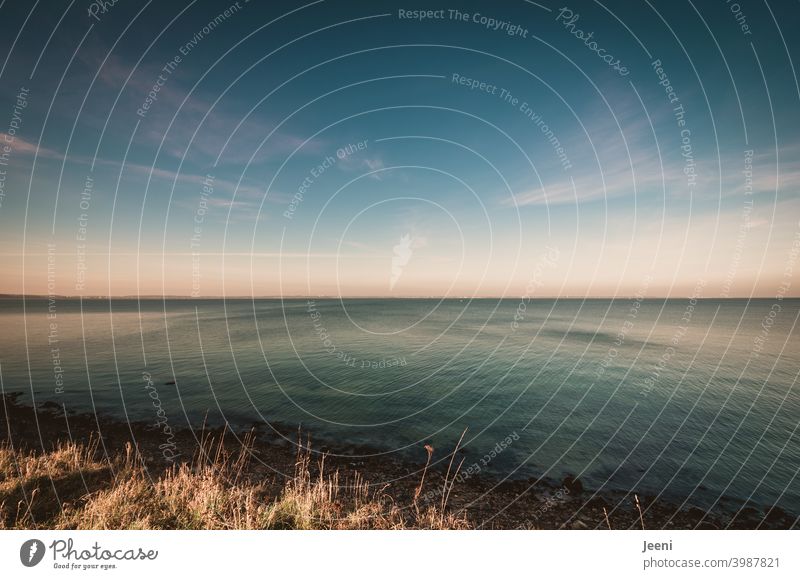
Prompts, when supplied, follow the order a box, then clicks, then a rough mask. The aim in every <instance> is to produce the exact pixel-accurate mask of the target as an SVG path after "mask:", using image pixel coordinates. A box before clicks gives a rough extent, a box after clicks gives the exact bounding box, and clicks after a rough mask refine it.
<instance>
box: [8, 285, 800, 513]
mask: <svg viewBox="0 0 800 579" xmlns="http://www.w3.org/2000/svg"><path fill="white" fill-rule="evenodd" d="M637 305H638V306H639V307H637ZM523 310H524V311H523ZM799 314H800V300H783V301H782V302H774V301H770V300H753V301H749V302H748V301H746V300H724V301H714V300H701V301H699V302H697V303H696V305H694V306H693V305H692V304H691V303H690V302H689V301H687V300H666V301H664V300H645V301H643V302H632V301H628V300H613V301H612V300H588V301H581V300H558V301H555V300H552V301H548V300H536V301H533V302H530V303H528V304H525V305H524V308H523V307H521V305H520V302H519V300H473V301H470V300H445V301H439V300H345V301H344V302H341V301H339V300H316V301H314V302H311V303H309V302H307V301H306V300H291V301H284V302H281V301H280V300H257V301H255V302H253V301H250V300H228V301H223V300H193V301H189V300H167V301H162V300H143V301H141V302H137V301H136V300H115V301H113V302H108V301H104V300H85V301H83V302H82V303H81V302H80V301H77V300H58V301H56V302H55V304H54V305H53V306H51V305H50V304H48V301H47V300H27V301H26V304H25V309H24V310H23V303H22V301H21V300H10V299H6V300H0V328H2V330H0V371H1V373H2V384H3V389H4V390H5V391H6V392H9V391H22V392H24V393H25V397H26V398H27V399H28V400H30V398H31V396H32V395H33V396H35V398H36V401H37V402H41V401H44V400H54V401H58V402H63V403H65V404H66V405H67V407H68V408H69V409H71V410H75V411H92V410H96V411H97V412H100V413H103V414H108V415H114V416H117V417H120V418H123V419H124V418H126V417H127V418H129V419H136V420H153V421H155V420H156V415H155V409H154V405H153V402H154V400H153V398H154V396H157V397H158V400H157V402H158V403H159V404H160V406H161V408H162V409H163V414H164V416H165V417H166V419H167V420H168V421H169V424H170V425H173V426H175V427H179V426H187V425H191V426H193V427H197V426H198V425H200V424H201V423H202V421H203V420H204V418H205V417H206V416H208V421H209V422H217V423H219V422H221V421H223V420H227V421H229V422H231V423H233V424H235V425H237V426H243V427H244V426H249V425H251V424H252V423H254V422H271V421H275V422H280V423H284V424H286V423H288V424H293V425H296V424H298V423H300V424H302V425H303V427H305V428H308V429H309V430H310V431H311V432H314V433H316V434H317V435H318V436H321V437H329V438H330V439H333V440H336V441H337V442H338V443H339V444H349V443H352V444H367V445H370V446H371V447H375V448H379V449H383V450H384V451H385V452H389V453H393V452H399V453H404V454H407V455H411V456H415V457H416V458H418V459H420V460H422V459H424V451H423V450H422V449H421V447H420V445H421V444H422V443H425V442H430V443H432V444H433V445H434V447H437V448H439V449H445V448H452V445H453V444H454V443H455V441H456V440H457V438H458V436H459V435H460V434H461V432H462V431H463V429H464V428H467V427H468V432H467V435H466V438H465V440H466V442H467V449H468V453H467V455H466V456H467V460H466V462H465V463H464V468H467V467H469V466H470V465H472V464H477V465H478V467H479V468H480V470H481V471H488V472H491V473H493V474H495V475H500V476H511V477H527V476H532V475H536V476H546V477H550V478H554V479H558V478H560V477H562V476H564V475H565V474H566V473H572V474H577V475H578V476H579V477H580V478H581V479H582V480H583V481H584V483H585V485H586V486H588V487H592V488H609V489H619V490H629V489H633V488H635V489H636V490H637V491H638V492H652V493H661V494H662V496H664V497H666V498H670V499H673V500H675V499H678V500H679V501H683V500H684V499H687V500H688V503H687V504H694V505H701V506H710V505H713V504H715V503H716V502H717V501H719V500H720V499H721V498H722V499H723V501H728V500H733V501H746V500H750V501H752V502H754V503H757V504H759V505H768V504H775V503H777V504H779V505H781V506H782V507H783V508H785V509H786V510H788V511H790V512H793V513H796V514H798V513H800V480H799V479H800V477H798V468H800V444H798V439H799V437H798V434H800V433H798V432H797V428H798V420H800V390H799V389H798V385H797V382H796V381H797V374H798V369H800V348H798V345H800V343H799V342H798V330H797V327H796V325H795V324H796V323H797V320H798V315H799ZM515 315H516V324H513V322H514V320H515ZM148 377H150V380H151V381H152V383H153V387H151V388H147V387H146V386H147V384H148ZM173 380H174V381H175V383H174V384H167V383H168V382H171V381H173ZM507 439H508V440H510V443H507V444H506V446H505V448H503V447H502V446H500V447H498V446H497V443H498V442H500V441H504V440H507ZM493 450H494V451H495V452H494V453H492V451H493Z"/></svg>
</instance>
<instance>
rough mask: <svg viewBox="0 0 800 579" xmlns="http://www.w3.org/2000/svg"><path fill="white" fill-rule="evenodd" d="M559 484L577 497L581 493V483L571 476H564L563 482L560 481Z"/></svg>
mask: <svg viewBox="0 0 800 579" xmlns="http://www.w3.org/2000/svg"><path fill="white" fill-rule="evenodd" d="M561 484H562V485H563V486H565V487H567V490H569V492H570V493H573V494H576V495H577V494H580V493H582V492H583V483H582V482H581V481H580V480H579V479H577V478H575V477H574V476H572V475H571V474H570V475H567V476H565V477H564V480H563V481H561Z"/></svg>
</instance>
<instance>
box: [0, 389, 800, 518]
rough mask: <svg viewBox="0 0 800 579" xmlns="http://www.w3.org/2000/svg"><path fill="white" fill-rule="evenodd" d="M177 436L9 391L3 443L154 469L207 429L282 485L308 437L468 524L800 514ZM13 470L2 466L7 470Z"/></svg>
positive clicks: (327, 458) (261, 431) (253, 471)
mask: <svg viewBox="0 0 800 579" xmlns="http://www.w3.org/2000/svg"><path fill="white" fill-rule="evenodd" d="M169 435H170V436H169V438H168V439H165V436H164V432H163V430H162V429H159V428H155V427H154V426H153V425H152V424H145V423H140V422H132V423H124V422H120V421H117V420H113V419H109V418H104V417H98V416H94V415H90V414H65V412H64V410H63V408H62V407H60V406H59V405H58V404H56V403H53V402H45V403H42V404H40V405H39V406H38V407H37V408H35V409H34V408H33V407H31V406H29V405H26V404H23V403H21V402H20V398H19V396H18V395H14V394H6V395H4V396H3V397H2V409H0V444H3V445H6V446H11V447H13V448H14V449H17V450H25V451H31V452H34V453H36V452H42V451H49V450H52V449H53V448H54V447H55V446H56V445H57V444H58V443H59V442H67V441H71V442H75V443H79V444H89V443H91V442H92V441H94V443H96V444H97V448H98V452H100V453H101V454H102V455H103V456H106V457H115V456H119V455H121V454H124V453H125V452H126V446H127V445H129V443H133V445H134V447H135V448H137V449H138V452H139V454H140V455H141V458H142V462H143V464H144V465H145V468H146V469H147V471H148V473H149V474H151V475H152V476H153V478H157V477H158V475H159V474H161V473H163V472H164V471H167V470H169V469H171V468H174V466H175V465H176V464H179V463H181V462H186V461H190V460H191V459H192V457H193V456H196V451H197V449H198V448H199V445H200V442H201V440H204V439H208V438H209V437H213V438H215V439H216V440H223V441H224V445H225V447H227V448H230V449H231V450H232V451H235V450H238V449H239V448H240V447H241V445H242V441H243V440H244V438H245V437H247V438H248V444H249V445H251V447H252V460H251V461H249V462H248V465H247V468H246V472H244V473H243V476H245V477H246V478H247V479H248V480H257V481H259V484H261V485H263V486H265V487H267V488H269V487H274V489H275V492H276V493H277V492H279V489H281V488H282V487H284V485H285V484H286V482H287V480H289V479H290V478H291V476H292V473H293V472H294V470H295V466H296V461H297V449H298V445H297V443H296V442H295V441H298V440H300V441H302V444H303V445H305V444H307V443H308V441H309V440H310V447H311V448H312V450H313V451H314V453H313V455H312V456H313V458H314V460H311V461H310V468H311V469H312V470H313V471H314V472H315V473H318V472H319V469H320V468H321V464H320V463H321V459H322V458H323V456H324V469H325V471H326V472H334V471H338V472H339V474H340V476H341V478H342V480H352V479H354V478H356V479H360V480H364V481H366V482H368V483H369V484H370V485H372V486H373V487H374V488H376V489H380V491H381V492H382V493H385V495H387V496H388V497H390V499H391V501H392V502H393V503H394V504H395V505H397V506H398V507H399V508H400V509H409V510H411V509H417V510H419V509H420V508H425V507H426V506H434V507H437V508H441V507H444V509H443V510H446V511H447V512H448V513H454V514H456V515H457V516H459V517H462V518H463V519H465V520H466V521H467V522H468V527H469V528H477V529H609V528H610V529H642V528H644V529H788V528H792V527H793V526H796V520H795V518H794V517H792V516H791V515H789V514H787V513H786V512H784V511H783V510H781V509H779V508H777V507H775V508H772V509H763V508H758V507H756V506H750V505H746V506H743V507H742V506H730V505H723V506H722V507H720V510H719V511H715V512H710V513H709V512H705V511H703V510H701V509H699V508H696V507H694V508H684V509H681V508H678V507H677V506H676V505H674V504H671V503H669V502H666V501H663V500H657V499H655V498H654V497H651V496H647V495H644V494H638V493H635V491H632V492H630V493H624V492H608V491H603V492H594V491H592V489H588V488H584V485H583V484H582V483H581V481H580V480H578V479H575V478H573V477H569V476H568V477H566V478H565V479H564V480H563V481H545V480H537V479H528V480H503V481H501V480H497V479H494V478H492V477H490V476H487V475H485V474H484V473H478V474H471V473H469V472H468V471H463V470H462V471H458V470H456V469H457V467H458V465H459V464H460V463H461V462H462V461H461V458H462V456H463V455H462V454H461V452H460V451H459V452H456V454H455V457H454V460H453V461H452V464H451V461H450V455H451V454H452V452H453V449H433V448H431V449H430V450H431V452H432V454H433V456H434V457H435V458H438V459H441V458H442V457H446V460H439V461H438V462H437V461H436V460H434V461H433V463H432V464H433V465H434V466H431V467H430V468H426V459H427V456H428V450H426V448H424V447H421V448H420V452H419V457H420V460H419V461H414V460H402V459H397V458H392V457H388V456H387V455H385V454H380V453H376V452H375V449H370V448H354V447H341V448H340V447H336V445H331V444H327V445H322V444H315V442H314V438H313V433H307V432H300V431H298V430H297V429H294V428H292V427H289V426H286V425H283V426H276V425H272V426H271V428H266V427H263V426H262V427H258V428H255V429H253V430H252V431H250V432H247V433H243V432H234V431H230V430H225V429H203V430H200V431H190V430H188V429H184V430H176V431H174V432H170V433H169ZM448 453H450V454H448ZM370 455H373V456H370ZM209 460H213V457H209ZM465 462H467V463H468V462H469V461H465ZM448 465H450V472H449V473H448ZM10 475H11V473H0V476H1V477H2V478H8V477H9V476H10ZM423 475H424V482H423ZM2 500H3V497H0V502H2ZM723 509H725V510H724V511H723Z"/></svg>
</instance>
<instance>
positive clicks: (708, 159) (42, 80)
mask: <svg viewBox="0 0 800 579" xmlns="http://www.w3.org/2000/svg"><path fill="white" fill-rule="evenodd" d="M91 6H92V4H91V3H89V2H78V1H75V2H72V3H69V4H68V3H63V4H57V5H56V4H54V3H42V2H39V3H37V4H35V6H34V5H28V4H27V3H26V4H25V5H22V4H17V5H15V6H9V5H7V4H6V5H3V6H2V7H0V12H2V15H3V17H2V19H1V20H0V22H1V23H0V27H2V30H3V33H2V35H1V36H0V42H2V43H3V48H4V50H3V53H4V54H5V55H7V58H6V59H5V62H4V63H3V65H2V69H0V70H1V71H2V74H0V78H2V82H0V132H2V133H3V137H4V138H6V139H10V146H11V151H10V153H9V160H8V164H7V166H0V169H2V170H5V175H4V176H5V181H3V189H2V193H3V195H2V196H0V242H2V244H3V247H4V253H3V254H2V256H0V259H2V264H1V265H2V267H3V271H4V272H5V273H4V276H3V279H2V284H0V292H7V293H8V292H13V293H17V292H29V293H47V291H48V289H47V281H48V280H47V272H48V270H47V260H48V251H49V252H50V254H51V257H50V259H51V260H54V261H55V267H53V268H51V274H52V275H55V276H56V283H55V287H56V290H57V293H62V294H70V295H72V294H79V293H80V294H84V295H105V294H113V295H123V294H126V295H127V294H136V293H142V294H160V293H168V294H180V295H199V296H215V295H281V294H282V295H307V294H308V295H348V296H359V295H391V296H398V297H399V296H425V295H451V296H465V295H477V296H495V295H508V296H519V295H521V294H523V293H525V292H526V291H527V290H526V288H529V289H530V288H531V287H535V291H536V293H537V295H542V296H544V295H547V296H553V295H558V296H586V295H588V296H608V295H631V294H633V293H635V292H636V291H638V289H639V288H641V287H642V284H643V280H645V279H647V280H652V282H651V283H648V284H647V285H648V288H649V289H648V291H649V292H651V293H652V295H670V296H681V295H690V294H691V293H693V291H694V288H696V287H697V285H698V281H702V282H703V283H702V285H703V288H704V295H706V296H708V297H715V296H723V297H732V296H751V295H758V296H771V295H775V294H776V292H777V291H778V288H779V287H780V286H781V284H782V283H785V282H786V281H787V279H788V278H790V277H791V275H790V274H787V271H788V270H791V269H793V267H794V261H793V259H796V253H795V254H793V253H792V247H793V246H792V244H793V242H795V240H796V239H797V235H798V232H800V226H799V224H798V218H799V216H800V211H798V209H799V208H800V204H799V203H798V187H800V159H799V158H798V154H799V153H800V143H799V142H798V137H799V136H800V115H798V114H797V110H798V105H800V90H799V89H798V83H797V77H796V71H795V66H794V62H795V60H796V59H797V58H798V55H799V53H800V51H798V44H797V42H796V39H795V35H794V33H793V29H794V27H795V26H796V25H797V24H798V23H799V21H800V18H798V15H799V14H800V7H799V6H798V4H797V3H795V2H791V3H790V2H781V3H777V2H776V3H769V4H766V3H757V2H740V3H739V4H738V5H735V6H738V9H739V11H738V12H736V11H735V10H732V9H731V7H732V4H731V3H725V2H714V3H694V4H693V3H691V2H677V3H675V2H649V3H648V2H643V3H630V2H607V3H599V2H570V3H568V4H562V3H559V4H555V3H549V2H542V3H532V2H525V1H523V0H519V1H509V2H503V3H490V2H473V3H459V5H458V6H459V8H458V10H459V11H460V12H461V13H462V14H461V15H458V16H457V15H456V14H455V13H454V12H452V11H451V7H450V6H447V5H443V4H435V3H424V4H419V5H407V4H401V3H396V2H371V3H357V2H330V1H325V2H312V3H294V2H281V3H269V5H268V6H266V5H261V3H259V4H257V3H255V2H243V1H240V2H239V3H238V5H236V4H232V3H230V2H200V1H198V2H191V3H178V2H176V3H156V2H151V3H145V2H141V3H134V2H118V3H117V4H116V5H114V6H112V7H110V8H108V10H107V11H106V12H105V13H100V12H97V13H96V17H91V16H90V15H89V13H88V11H89V10H90V9H91V8H90V7H91ZM226 9H229V13H228V15H227V16H225V15H224V11H225V10H226ZM413 10H430V11H435V12H432V13H429V14H428V16H430V17H429V18H426V19H423V20H420V19H415V18H413V17H411V18H409V17H403V15H404V14H405V15H407V14H409V11H413ZM401 11H404V12H401ZM463 15H466V16H463ZM575 16H577V18H575ZM737 16H738V20H737ZM215 19H216V24H213V25H209V23H212V22H214V21H215ZM489 19H492V20H493V21H494V22H496V23H497V25H496V26H493V25H492V24H491V21H490V20H489ZM742 24H746V26H747V28H746V29H743V27H742ZM511 26H516V29H517V33H516V34H514V35H509V34H507V30H508V29H509V28H510V27H511ZM495 27H496V28H497V29H493V28H495ZM204 28H205V30H204ZM589 34H591V38H590V39H587V38H586V37H587V35H589ZM606 55H608V57H607V58H606V59H605V60H604V58H603V57H604V56H606ZM176 56H179V57H180V62H177V61H176V60H175V57H176ZM606 60H612V61H615V62H616V61H619V65H618V66H617V68H616V69H615V67H614V66H612V65H609V64H608V63H607V62H606ZM655 61H660V66H654V64H653V63H654V62H655ZM170 62H172V63H173V66H172V67H171V68H170V67H169V63H170ZM622 66H624V72H625V74H621V71H620V70H619V68H620V67H622ZM165 67H167V69H168V70H165ZM656 69H660V70H661V71H662V72H663V75H662V76H660V74H661V73H660V72H659V71H657V70H656ZM454 75H455V76H454ZM461 79H469V81H467V80H464V81H462V82H459V81H460V80H461ZM667 80H668V85H669V86H671V87H672V88H673V90H671V91H670V90H667V89H666V88H665V84H667ZM471 81H476V82H475V83H474V84H475V87H474V88H470V84H471ZM659 82H663V84H659ZM481 83H484V84H483V86H482V87H481ZM154 87H158V92H157V94H156V95H155V96H156V98H155V99H150V100H151V104H150V106H149V108H147V110H146V111H143V107H144V105H145V103H147V101H148V93H150V92H151V91H152V90H153V89H154ZM22 89H25V91H26V92H25V95H26V96H25V97H24V98H23V99H22V101H24V106H22V105H21V104H20V99H19V98H18V95H19V94H20V91H21V90H22ZM506 95H510V96H508V98H505V96H506ZM670 98H672V99H673V102H670ZM515 99H516V100H515ZM676 106H682V107H683V111H684V115H683V116H682V117H680V119H679V117H678V116H676V112H675V110H674V109H675V107H676ZM15 107H16V111H17V113H19V114H16V116H15ZM137 111H139V112H137ZM15 118H16V120H15ZM679 120H683V121H684V123H685V124H683V125H681V124H679ZM12 121H14V123H15V125H16V126H12V124H11V123H12ZM543 125H544V126H543ZM10 132H13V135H10V134H9V133H10ZM359 143H360V144H361V146H360V147H359V146H358V144H359ZM348 147H349V148H348ZM750 151H752V153H750ZM326 159H332V161H331V162H327V161H326ZM320 165H323V167H322V169H321V170H317V168H318V167H319V166H320ZM326 165H327V166H326ZM751 168H752V181H748V180H747V177H748V176H747V175H745V173H743V171H745V170H750V169H751ZM686 170H690V171H693V174H694V176H692V175H687V174H686V172H685V171H686ZM209 176H211V177H209ZM87 178H88V179H91V183H92V191H91V199H90V200H88V202H87V200H86V199H84V203H83V205H82V204H81V200H82V196H81V195H82V192H83V191H84V189H85V187H86V182H87ZM304 182H305V183H306V186H305V187H303V183H304ZM204 183H205V185H206V186H207V187H209V183H210V189H209V190H207V191H205V192H204V190H203V187H204ZM298 193H300V194H301V195H302V199H300V198H299V197H298ZM84 197H85V196H84ZM81 223H83V224H84V225H85V227H83V228H82V226H81ZM79 232H83V233H85V235H83V236H82V237H85V240H84V239H76V235H78V233H79ZM193 236H194V237H193ZM403 236H407V238H408V239H409V242H408V244H407V248H408V253H409V254H408V255H405V254H404V255H400V254H398V251H400V250H398V249H397V248H396V247H397V246H398V243H400V240H401V239H403ZM193 239H194V242H195V243H192V240H193ZM48 244H52V245H51V246H50V249H49V250H48ZM553 250H555V252H556V253H557V254H558V259H557V260H555V261H553V263H550V262H548V265H547V267H545V268H542V267H539V266H540V265H541V264H542V263H544V262H545V261H547V260H546V257H545V256H547V255H552V254H553ZM402 251H403V252H405V251H406V250H402ZM793 255H794V258H793ZM393 259H394V260H395V261H394V266H395V267H400V269H401V275H400V278H399V280H398V281H397V282H396V283H395V284H393V285H391V284H390V278H391V272H392V267H393ZM543 260H544V261H543ZM400 261H402V262H403V263H402V265H401V266H398V263H399V262H400ZM79 274H80V275H79ZM787 275H788V278H787ZM532 279H535V282H536V283H535V284H533V286H532V285H531V280H532ZM789 294H790V295H798V291H797V284H794V286H793V288H791V289H790V290H789Z"/></svg>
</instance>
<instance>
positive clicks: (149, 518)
mask: <svg viewBox="0 0 800 579" xmlns="http://www.w3.org/2000/svg"><path fill="white" fill-rule="evenodd" d="M252 455H253V445H252V440H248V441H247V443H246V444H244V445H242V446H241V447H239V449H238V451H235V452H231V451H229V450H228V449H227V448H226V447H225V445H224V443H223V441H221V440H220V441H214V440H213V439H210V438H209V439H206V440H205V441H204V442H203V444H202V445H201V447H200V449H199V452H198V453H197V455H196V456H195V458H194V460H193V461H192V462H190V463H184V464H181V465H176V466H174V467H172V468H170V469H167V470H165V471H163V472H161V473H160V474H159V475H157V477H156V478H154V479H153V478H151V476H152V472H150V473H148V471H147V469H145V468H144V466H143V465H142V462H141V459H140V457H139V455H138V453H137V452H136V450H135V449H134V448H133V447H131V446H128V447H127V449H126V452H125V453H124V454H121V455H120V456H116V457H114V458H112V459H110V460H109V459H103V458H101V457H100V453H98V448H97V445H96V444H93V443H90V444H88V445H76V444H60V445H59V446H58V447H57V448H55V449H54V450H53V451H51V452H47V453H32V452H23V451H20V450H17V449H13V448H11V447H9V446H8V445H0V528H25V529H30V528H53V529H410V528H416V529H419V528H425V529H461V528H468V526H469V525H468V523H467V520H466V519H465V518H464V517H463V516H460V515H457V514H453V513H447V512H444V508H443V507H441V508H437V507H433V506H431V507H428V508H426V509H424V510H420V509H419V508H413V507H412V508H401V507H400V506H398V505H397V504H395V502H394V501H393V500H392V498H391V497H390V496H389V494H388V493H387V488H386V487H383V488H380V489H376V488H375V487H374V486H372V485H370V484H369V483H368V482H367V481H365V480H364V479H363V478H362V477H361V476H360V474H358V473H350V474H348V475H343V474H342V473H341V472H339V471H338V470H335V471H333V472H327V471H326V465H325V457H324V456H323V458H322V459H321V460H320V461H319V463H318V464H316V469H312V453H311V451H310V448H309V447H308V446H307V445H300V450H299V451H298V454H297V460H296V464H295V472H294V476H292V477H290V478H288V479H286V481H285V482H284V483H283V484H282V485H281V486H280V487H279V488H278V490H275V488H276V487H275V485H274V484H269V483H270V481H266V480H258V479H257V478H256V477H254V476H253V475H252V474H251V471H250V470H249V469H248V467H249V465H250V460H251V457H252ZM312 470H315V471H316V474H313V475H312ZM272 482H273V483H274V481H272ZM415 506H416V505H415ZM407 507H411V505H408V506H407Z"/></svg>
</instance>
